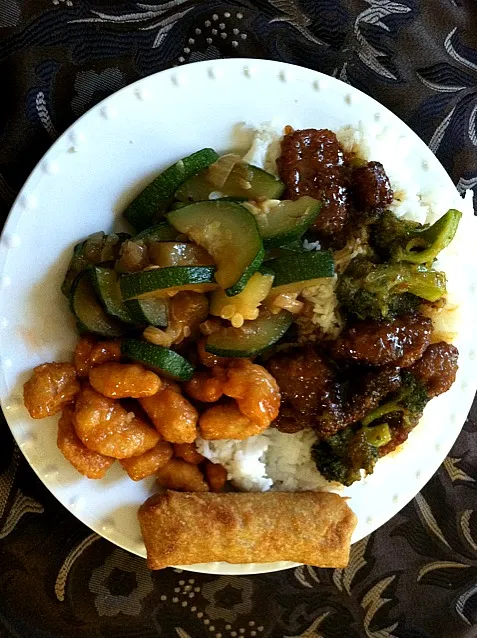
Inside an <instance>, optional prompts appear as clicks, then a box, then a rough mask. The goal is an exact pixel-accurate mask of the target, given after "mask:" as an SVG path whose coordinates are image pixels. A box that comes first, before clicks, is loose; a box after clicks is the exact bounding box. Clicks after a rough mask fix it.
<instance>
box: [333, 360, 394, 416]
mask: <svg viewBox="0 0 477 638" xmlns="http://www.w3.org/2000/svg"><path fill="white" fill-rule="evenodd" d="M399 370H400V369H399V368H398V367H397V366H393V365H389V366H385V367H383V368H380V369H378V370H373V371H372V372H368V373H367V374H364V375H363V374H361V375H359V377H358V378H359V381H358V382H357V384H356V386H355V387H354V388H353V389H352V390H351V392H350V395H349V397H348V399H347V401H346V403H345V406H344V415H343V422H344V424H345V425H351V424H352V423H356V422H357V421H360V420H361V419H362V418H364V417H365V416H366V415H367V414H368V413H369V412H371V410H374V409H375V408H377V407H378V405H379V404H380V403H381V402H382V401H383V399H385V398H386V397H387V395H388V394H391V392H396V391H397V390H399V388H400V386H401V376H400V374H399ZM353 376H354V375H353Z"/></svg>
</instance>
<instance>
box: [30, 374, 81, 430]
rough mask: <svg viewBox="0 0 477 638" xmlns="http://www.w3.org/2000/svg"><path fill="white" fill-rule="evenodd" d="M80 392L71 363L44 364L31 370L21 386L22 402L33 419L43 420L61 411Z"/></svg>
mask: <svg viewBox="0 0 477 638" xmlns="http://www.w3.org/2000/svg"><path fill="white" fill-rule="evenodd" d="M79 391H80V384H79V381H78V379H77V378H76V371H75V368H74V366H72V365H71V363H44V364H43V365H41V366H36V368H34V369H33V374H32V376H31V377H30V379H29V380H28V381H27V382H26V383H25V385H24V386H23V402H24V404H25V407H26V409H27V410H28V412H29V413H30V416H31V417H32V418H33V419H44V418H45V417H47V416H52V415H53V414H57V413H58V412H60V411H61V409H62V408H63V406H64V405H65V404H66V403H70V402H71V401H73V400H74V398H75V397H76V395H77V394H78V392H79Z"/></svg>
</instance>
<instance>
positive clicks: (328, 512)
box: [138, 491, 357, 569]
mask: <svg viewBox="0 0 477 638" xmlns="http://www.w3.org/2000/svg"><path fill="white" fill-rule="evenodd" d="M138 517H139V522H140V525H141V530H142V535H143V538H144V543H145V545H146V549H147V562H148V566H149V567H150V568H151V569H162V568H164V567H170V566H172V565H190V564H194V563H209V562H215V561H226V562H228V563H268V562H274V561H294V562H297V563H305V564H308V565H314V566H316V567H345V566H346V565H347V564H348V560H349V549H350V542H351V534H352V533H353V530H354V528H355V527H356V522H357V519H356V516H355V515H354V513H353V512H352V510H351V509H350V508H349V506H348V505H347V503H346V500H345V499H343V498H341V496H338V494H333V493H331V492H294V493H288V492H237V493H234V492H228V493H220V494H214V493H210V492H203V493H192V492H173V491H168V492H166V493H164V494H155V495H154V496H151V498H149V499H148V500H147V501H146V502H145V503H144V504H143V505H142V506H141V507H140V509H139V512H138Z"/></svg>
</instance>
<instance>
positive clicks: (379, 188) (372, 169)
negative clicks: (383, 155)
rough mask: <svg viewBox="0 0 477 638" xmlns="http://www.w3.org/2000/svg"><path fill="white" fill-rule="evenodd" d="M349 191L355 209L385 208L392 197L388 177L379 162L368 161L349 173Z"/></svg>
mask: <svg viewBox="0 0 477 638" xmlns="http://www.w3.org/2000/svg"><path fill="white" fill-rule="evenodd" d="M351 192H352V195H353V204H354V206H355V208H356V210H359V211H365V210H366V211H367V210H372V209H376V208H385V207H386V206H388V205H389V204H390V203H391V202H392V201H393V197H394V193H393V190H392V188H391V184H390V183H389V178H388V176H387V175H386V172H385V171H384V167H383V165H382V164H380V163H379V162H368V163H367V164H366V166H360V167H359V168H356V169H355V170H354V171H353V172H352V174H351Z"/></svg>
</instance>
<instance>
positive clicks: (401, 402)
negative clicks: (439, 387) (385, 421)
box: [361, 370, 429, 429]
mask: <svg viewBox="0 0 477 638" xmlns="http://www.w3.org/2000/svg"><path fill="white" fill-rule="evenodd" d="M401 382H402V383H401V387H400V389H399V391H398V392H397V393H396V395H395V396H394V398H391V399H390V400H389V401H386V403H383V404H382V405H380V406H378V407H377V408H375V409H374V410H372V411H371V412H370V413H369V414H368V415H367V416H366V417H365V418H364V419H362V421H361V422H362V424H363V425H364V426H368V425H369V424H370V423H373V421H376V420H377V419H382V418H383V417H385V416H386V415H387V414H391V413H396V412H400V413H401V414H402V421H403V425H404V427H406V428H408V429H411V428H413V427H414V426H415V425H416V424H417V422H418V421H419V419H420V418H421V416H422V413H423V412H424V408H425V407H426V405H427V403H428V401H429V395H428V394H427V390H426V387H425V386H424V384H423V383H422V382H421V381H420V380H419V379H418V378H417V377H415V376H414V375H413V374H412V372H409V370H402V371H401Z"/></svg>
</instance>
